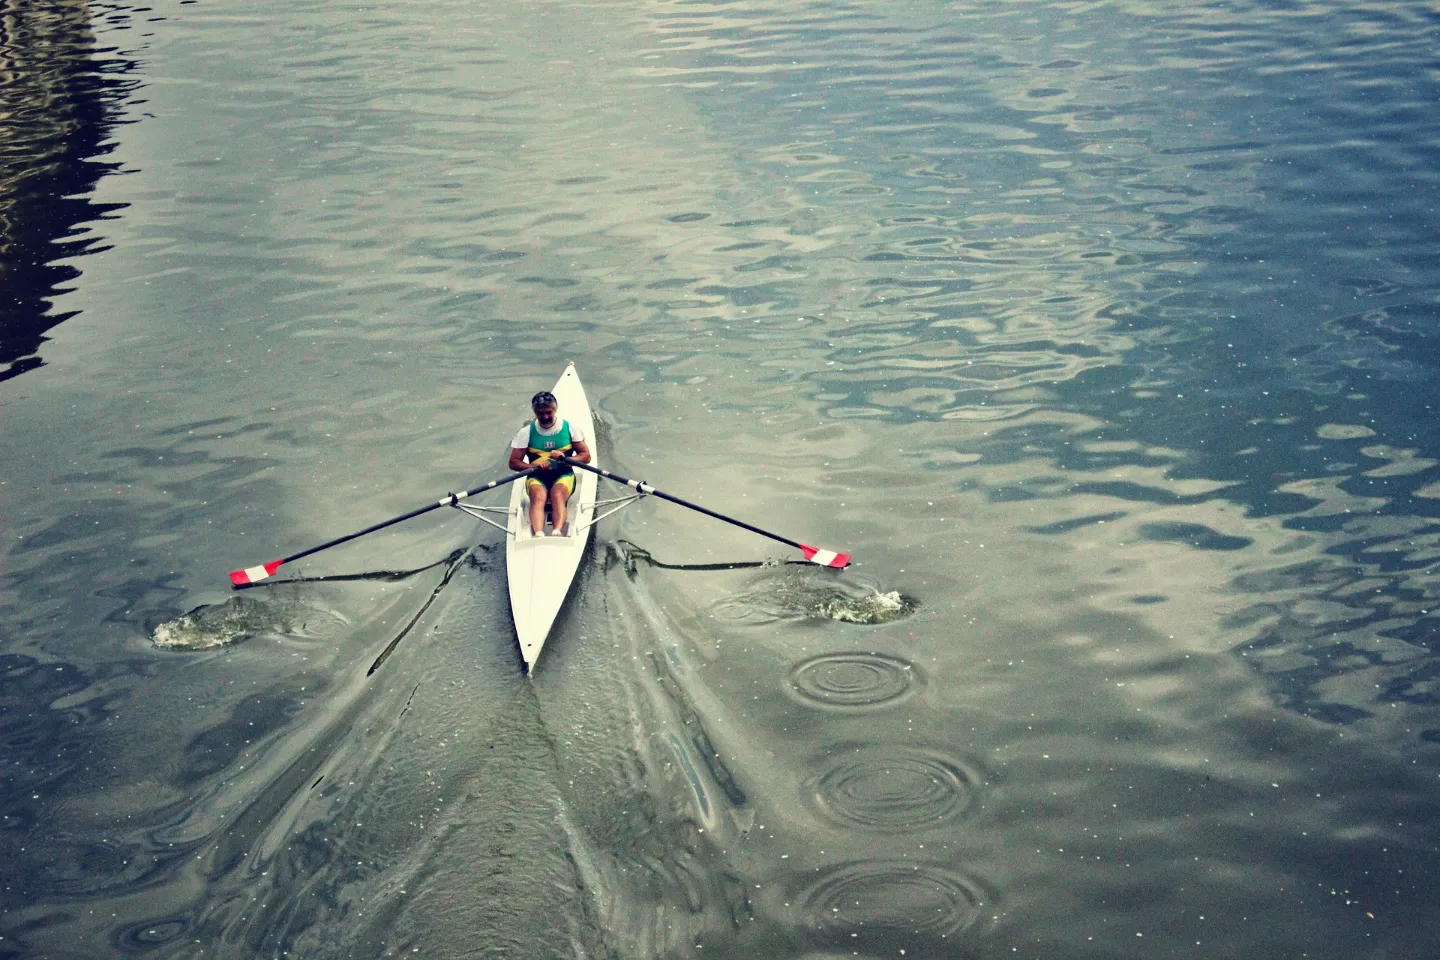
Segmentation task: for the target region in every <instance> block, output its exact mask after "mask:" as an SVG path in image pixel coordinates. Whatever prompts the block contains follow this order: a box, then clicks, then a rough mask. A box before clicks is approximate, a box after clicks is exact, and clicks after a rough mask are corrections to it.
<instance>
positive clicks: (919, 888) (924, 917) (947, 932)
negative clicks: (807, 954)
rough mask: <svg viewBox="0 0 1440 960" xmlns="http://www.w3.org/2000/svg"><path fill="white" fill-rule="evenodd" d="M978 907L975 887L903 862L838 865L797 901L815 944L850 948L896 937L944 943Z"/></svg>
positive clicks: (944, 870)
mask: <svg viewBox="0 0 1440 960" xmlns="http://www.w3.org/2000/svg"><path fill="white" fill-rule="evenodd" d="M984 902H985V894H984V892H983V890H982V889H981V887H980V886H979V885H978V884H977V883H975V882H974V881H972V880H970V879H969V878H967V877H965V876H963V875H962V874H959V873H957V872H955V871H953V870H951V869H949V868H948V867H944V866H941V865H940V864H936V863H911V862H905V861H899V862H888V863H885V862H874V861H867V862H862V863H849V864H843V865H841V866H838V867H836V868H834V869H832V870H831V871H830V872H829V873H827V874H826V875H825V876H823V877H822V878H821V879H820V880H818V881H817V882H815V883H814V884H813V885H811V886H810V887H809V889H807V890H806V891H804V893H803V894H802V895H801V898H800V903H801V905H802V908H803V910H804V916H805V918H806V921H805V922H806V924H807V926H808V927H809V928H810V931H811V935H812V936H813V937H814V938H815V939H816V940H817V941H819V942H820V943H822V944H837V943H843V944H850V945H856V946H863V943H861V942H860V941H861V939H862V938H866V939H868V938H872V937H878V938H887V939H889V938H893V937H894V935H895V934H897V933H909V934H914V935H917V936H921V937H926V938H933V937H947V938H948V937H950V936H953V935H955V934H957V933H959V932H960V931H961V930H963V929H965V928H966V927H968V926H969V925H970V924H971V923H973V922H974V921H975V920H976V918H977V917H978V916H979V913H980V907H981V906H983V905H984Z"/></svg>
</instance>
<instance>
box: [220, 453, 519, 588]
mask: <svg viewBox="0 0 1440 960" xmlns="http://www.w3.org/2000/svg"><path fill="white" fill-rule="evenodd" d="M529 475H530V471H529V470H522V471H520V472H519V473H512V474H511V475H510V476H508V477H503V478H501V479H499V480H492V481H490V482H489V483H487V484H485V485H484V486H480V487H476V488H475V489H474V490H466V491H465V492H464V493H450V494H446V496H445V499H443V500H437V501H435V502H434V503H427V504H426V505H425V506H423V507H418V508H416V509H414V510H411V511H410V512H409V513H402V514H400V516H398V517H391V518H390V519H389V520H383V521H381V522H380V523H376V524H372V525H371V526H368V527H366V528H365V529H364V530H357V531H355V532H354V533H349V534H346V535H345V536H343V537H336V538H335V539H334V540H327V541H326V542H325V543H322V544H320V545H319V546H314V547H311V548H310V549H309V550H301V551H300V552H299V553H294V554H291V555H290V556H288V557H282V558H281V559H279V560H272V561H270V562H269V563H262V564H260V565H258V566H254V567H246V568H243V569H240V570H231V571H230V583H231V584H232V585H233V586H235V587H248V586H250V585H251V584H252V583H256V582H258V581H260V580H264V579H265V578H266V577H268V576H270V575H271V574H272V573H274V572H275V571H276V570H278V569H279V568H280V567H282V566H283V565H285V564H287V563H291V562H293V561H295V560H299V559H301V558H302V557H308V556H310V555H311V554H312V553H319V552H320V551H321V550H329V549H330V548H331V547H336V546H339V545H340V544H342V543H349V542H350V541H351V540H354V539H356V538H357V537H363V536H365V535H366V534H367V533H374V532H375V531H376V530H384V529H385V528H386V527H390V526H394V525H395V524H397V523H400V522H402V521H404V520H409V519H410V518H412V517H418V516H420V514H422V513H429V512H430V511H431V510H434V509H436V508H437V507H453V506H456V505H457V504H459V502H460V501H461V500H464V499H466V498H467V497H473V496H475V494H477V493H484V492H485V491H486V490H494V489H495V488H496V487H503V486H504V485H505V484H507V483H514V482H515V481H516V480H519V479H520V478H521V477H526V476H529Z"/></svg>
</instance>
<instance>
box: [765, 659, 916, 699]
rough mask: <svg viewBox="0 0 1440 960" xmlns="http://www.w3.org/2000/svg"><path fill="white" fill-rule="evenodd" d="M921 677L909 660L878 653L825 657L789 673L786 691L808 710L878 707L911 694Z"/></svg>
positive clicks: (804, 664) (811, 660)
mask: <svg viewBox="0 0 1440 960" xmlns="http://www.w3.org/2000/svg"><path fill="white" fill-rule="evenodd" d="M923 684H924V675H923V674H922V673H921V672H920V670H919V669H918V668H917V667H916V666H915V665H914V664H912V663H910V662H909V661H908V660H901V659H900V658H898V657H890V656H886V655H885V654H881V653H860V652H853V653H827V654H824V655H822V656H818V657H812V658H811V659H809V660H806V661H804V662H803V663H800V664H798V665H797V666H796V667H795V668H794V669H792V670H791V671H790V677H789V682H788V683H787V684H786V689H787V690H788V691H789V692H790V693H791V694H792V695H793V696H795V697H796V698H797V699H799V700H800V701H801V702H802V703H805V704H807V705H808V706H821V707H831V708H839V709H858V708H863V707H878V706H883V705H885V704H890V703H894V702H895V701H897V700H900V699H901V698H903V697H907V696H909V695H910V694H912V693H914V692H915V691H916V690H917V689H919V688H920V687H921V686H923Z"/></svg>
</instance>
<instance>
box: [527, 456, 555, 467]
mask: <svg viewBox="0 0 1440 960" xmlns="http://www.w3.org/2000/svg"><path fill="white" fill-rule="evenodd" d="M530 467H531V469H533V470H554V469H555V463H554V461H552V460H551V459H550V454H548V453H542V454H540V456H538V457H536V458H535V459H534V460H531V461H530Z"/></svg>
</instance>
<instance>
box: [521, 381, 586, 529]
mask: <svg viewBox="0 0 1440 960" xmlns="http://www.w3.org/2000/svg"><path fill="white" fill-rule="evenodd" d="M557 407H558V405H557V404H556V402H555V394H553V393H551V392H550V391H548V390H541V391H540V392H539V393H537V394H535V396H534V397H532V398H531V399H530V409H531V410H533V411H535V419H534V420H532V421H530V422H529V423H527V424H526V425H525V426H523V427H521V428H520V432H519V433H517V434H515V439H514V440H512V441H510V469H511V470H515V471H520V470H526V469H529V470H534V472H533V473H531V474H530V476H528V477H526V478H525V492H526V493H527V494H528V495H529V497H530V529H531V531H532V532H533V533H534V534H535V536H537V537H541V536H544V535H545V506H546V503H547V501H548V503H549V506H550V519H551V521H552V529H551V531H550V536H552V537H558V536H563V535H564V530H565V504H566V502H567V501H568V500H569V499H570V495H571V494H572V493H574V492H575V471H574V470H572V469H571V468H570V465H569V464H568V463H563V462H560V459H559V458H560V457H573V458H575V459H576V460H578V461H580V462H581V463H589V462H590V448H589V447H588V446H587V445H586V441H587V440H588V438H587V437H586V436H585V431H584V429H583V428H581V427H578V426H575V425H573V424H571V423H570V422H569V421H568V420H561V419H560V418H559V417H558V416H556V413H557Z"/></svg>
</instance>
